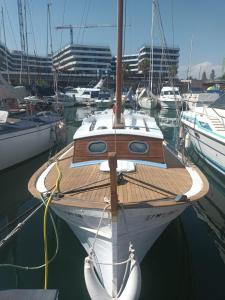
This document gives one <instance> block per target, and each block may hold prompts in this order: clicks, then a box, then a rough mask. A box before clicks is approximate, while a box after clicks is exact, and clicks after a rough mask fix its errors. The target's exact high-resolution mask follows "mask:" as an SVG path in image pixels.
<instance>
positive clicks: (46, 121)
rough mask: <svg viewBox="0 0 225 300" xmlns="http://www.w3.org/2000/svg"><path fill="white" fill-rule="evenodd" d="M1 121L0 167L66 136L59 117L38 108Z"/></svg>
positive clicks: (47, 146)
mask: <svg viewBox="0 0 225 300" xmlns="http://www.w3.org/2000/svg"><path fill="white" fill-rule="evenodd" d="M0 114H5V116H6V118H5V120H4V121H2V122H0V145H1V146H0V157H1V159H0V171H2V170H5V169H7V168H9V167H12V166H14V165H16V164H18V163H21V162H23V161H25V160H27V159H29V158H31V157H34V156H36V155H38V154H40V153H42V152H45V151H46V150H48V149H50V148H51V147H53V146H54V145H56V144H59V143H60V142H63V141H64V139H65V126H64V123H63V121H62V117H60V116H58V115H56V114H53V113H51V112H39V113H37V114H34V115H32V116H25V117H22V118H7V114H8V113H7V112H2V111H0Z"/></svg>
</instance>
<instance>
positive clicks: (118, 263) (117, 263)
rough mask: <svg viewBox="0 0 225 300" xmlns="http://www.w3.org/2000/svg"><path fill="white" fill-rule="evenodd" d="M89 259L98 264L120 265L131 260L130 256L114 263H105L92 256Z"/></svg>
mask: <svg viewBox="0 0 225 300" xmlns="http://www.w3.org/2000/svg"><path fill="white" fill-rule="evenodd" d="M89 258H90V260H91V261H92V262H94V263H96V264H98V265H104V266H121V265H125V264H126V263H128V262H129V261H130V260H131V256H129V258H128V259H127V260H124V261H121V262H116V263H105V262H96V261H95V260H94V259H93V258H92V257H89Z"/></svg>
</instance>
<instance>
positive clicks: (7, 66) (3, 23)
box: [2, 7, 10, 83]
mask: <svg viewBox="0 0 225 300" xmlns="http://www.w3.org/2000/svg"><path fill="white" fill-rule="evenodd" d="M2 27H3V35H4V46H5V47H4V48H5V63H6V71H7V79H8V83H10V78H9V63H8V53H7V47H6V34H5V22H4V13H3V7H2Z"/></svg>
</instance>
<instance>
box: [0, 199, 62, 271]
mask: <svg viewBox="0 0 225 300" xmlns="http://www.w3.org/2000/svg"><path fill="white" fill-rule="evenodd" d="M41 201H42V203H41V205H39V206H38V207H37V209H35V211H33V212H32V213H31V214H30V215H29V216H28V217H27V218H26V219H25V220H24V221H23V222H21V223H20V224H22V223H24V224H23V225H25V223H26V222H28V221H29V220H30V218H31V216H33V215H34V214H35V213H37V212H38V210H39V209H40V208H41V207H43V205H46V202H45V200H44V199H43V197H41ZM49 215H50V218H51V222H52V226H53V229H54V232H55V239H56V248H55V253H54V254H53V256H52V257H51V258H50V259H49V261H48V264H50V263H51V262H52V261H53V260H54V259H55V258H56V256H57V254H58V251H59V237H58V232H57V228H56V224H55V221H54V218H53V216H52V213H51V212H49ZM21 226H22V225H20V226H19V229H20V228H21ZM19 229H16V228H14V231H13V235H15V234H16V233H17V232H18V230H19ZM13 235H12V236H13ZM0 244H1V242H0ZM1 267H6V268H15V269H19V270H25V271H29V270H39V269H42V268H44V267H45V263H44V264H42V265H39V266H21V265H16V264H10V263H4V264H0V268H1Z"/></svg>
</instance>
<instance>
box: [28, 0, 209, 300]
mask: <svg viewBox="0 0 225 300" xmlns="http://www.w3.org/2000/svg"><path fill="white" fill-rule="evenodd" d="M122 24H123V0H118V48H117V67H116V74H117V78H116V99H117V103H116V106H115V107H114V109H113V110H105V111H103V112H101V113H98V114H95V115H91V116H90V117H88V118H86V119H84V121H83V123H82V126H81V127H80V128H79V129H78V130H77V131H76V132H75V134H74V138H73V143H72V144H70V145H68V147H67V148H65V149H64V150H62V151H61V152H60V153H59V154H58V155H57V156H56V157H55V159H54V160H53V161H51V163H46V164H45V165H44V166H43V167H42V168H41V169H39V170H38V171H37V172H36V173H35V174H34V175H33V176H32V178H31V179H30V181H29V190H30V192H31V193H32V194H33V196H35V197H36V198H40V196H41V197H43V198H44V199H45V200H46V201H47V207H48V206H49V205H51V207H52V208H53V210H54V211H55V212H56V214H57V215H58V216H59V217H61V218H62V219H64V220H65V221H66V222H67V224H68V225H69V226H70V228H71V229H72V231H73V232H74V233H75V235H76V236H77V237H78V239H79V240H80V242H81V244H82V245H83V247H84V248H85V250H86V252H87V257H86V259H85V263H84V276H85V282H86V286H87V289H88V292H89V294H90V297H91V299H96V300H97V299H138V298H139V294H140V289H141V272H140V262H141V260H142V259H143V257H144V256H145V254H146V252H147V251H148V250H149V249H150V248H151V246H152V245H153V243H154V242H155V240H156V239H157V238H158V237H159V235H160V234H161V233H162V232H163V230H164V229H165V228H166V227H167V225H168V224H169V223H170V222H171V220H173V219H174V218H176V217H177V216H178V215H179V214H181V213H182V211H183V210H184V209H185V208H186V207H188V206H189V205H190V204H191V202H192V201H196V200H198V199H199V198H200V197H202V196H203V195H204V194H205V193H206V192H207V190H208V183H207V180H206V178H205V177H204V175H203V174H202V173H201V172H200V171H199V170H198V169H197V168H196V167H195V166H194V165H189V166H186V167H185V166H184V165H183V164H182V163H181V162H180V160H179V159H178V158H177V157H176V156H175V155H174V154H173V153H172V152H171V150H169V148H168V147H167V145H166V144H165V143H164V141H163V136H162V133H161V131H160V130H159V128H158V126H157V125H156V122H155V120H154V119H153V118H151V117H149V116H147V115H146V114H144V113H142V112H139V113H137V112H132V111H126V110H125V111H124V113H123V114H122V113H121V98H122V97H121V96H122V92H121V91H122V88H121V84H122V71H121V66H122ZM60 178H61V179H60ZM52 188H53V189H52Z"/></svg>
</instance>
